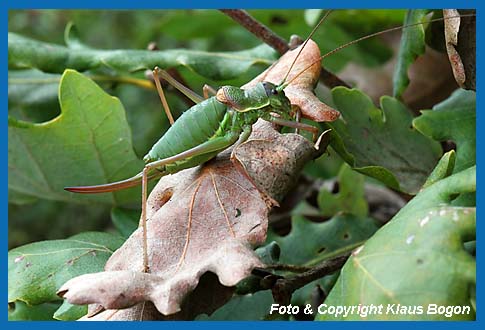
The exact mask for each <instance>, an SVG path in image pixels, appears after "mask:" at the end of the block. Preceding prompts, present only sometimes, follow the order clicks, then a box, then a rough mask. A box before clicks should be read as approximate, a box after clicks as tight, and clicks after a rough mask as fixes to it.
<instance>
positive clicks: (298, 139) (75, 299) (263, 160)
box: [59, 53, 335, 320]
mask: <svg viewBox="0 0 485 330" xmlns="http://www.w3.org/2000/svg"><path fill="white" fill-rule="evenodd" d="M293 54H294V53H293ZM288 58H290V59H291V57H287V59H288ZM286 61H287V60H286ZM310 63H311V62H310ZM283 65H286V66H289V64H288V63H286V64H285V63H283ZM300 65H305V64H304V63H303V64H300ZM306 65H308V63H307V64H306ZM273 70H274V69H273ZM273 70H272V71H271V72H270V73H272V72H273ZM315 72H316V71H313V74H315ZM316 73H317V74H318V72H316ZM273 74H274V73H273ZM304 76H305V75H302V77H304ZM274 78H275V79H276V78H278V77H276V76H274ZM290 78H291V77H290ZM308 78H311V80H312V79H314V77H311V76H308V75H307V76H306V79H308ZM256 79H260V77H258V78H256ZM278 79H279V80H281V79H282V77H281V76H280V77H279V78H278ZM300 83H301V82H299V81H298V80H296V81H295V85H298V86H300V87H299V88H300V90H302V91H304V88H303V87H301V86H303V85H304V84H300ZM296 90H298V88H297V89H296ZM310 92H311V91H310ZM290 99H291V98H290ZM312 100H314V102H318V103H320V101H319V100H318V99H316V97H315V98H314V99H312ZM334 112H335V111H334ZM324 143H328V141H323V142H322V144H321V147H320V150H319V151H316V150H315V148H314V146H313V144H312V143H311V142H309V141H308V140H307V139H306V138H304V137H303V136H300V135H296V134H285V135H282V134H279V133H278V132H276V131H275V130H274V129H272V128H271V125H270V124H269V123H265V122H263V121H260V122H258V123H257V124H256V125H255V126H254V128H253V134H252V135H251V137H250V140H249V141H247V142H245V143H243V144H242V145H240V146H239V147H237V148H236V149H235V150H234V151H232V153H231V150H227V151H225V152H224V153H222V154H220V155H219V156H218V157H217V158H216V159H214V160H212V161H210V162H209V163H207V164H205V165H204V166H202V167H197V168H192V169H188V170H184V171H181V172H178V173H176V174H174V175H170V176H166V177H163V178H162V179H161V180H160V181H159V183H158V185H157V186H156V187H155V189H154V190H153V191H152V193H151V194H150V197H149V200H148V212H147V217H148V222H147V227H148V228H147V236H148V253H149V266H150V272H149V273H142V270H143V256H142V251H143V243H142V242H143V235H142V234H143V233H142V230H141V228H139V229H137V230H136V231H135V232H134V233H133V234H132V235H131V236H130V238H129V239H128V240H127V241H126V243H125V244H124V245H123V246H122V247H121V248H120V249H119V250H118V251H116V252H115V254H114V255H113V257H112V258H111V259H110V260H109V261H108V263H107V265H106V268H105V272H102V273H96V274H87V275H82V276H79V277H77V278H75V279H72V280H71V281H69V282H67V283H65V284H64V285H63V286H62V287H61V288H60V290H59V293H60V294H61V295H62V296H63V297H64V298H66V299H67V300H68V301H69V302H71V303H76V304H86V303H88V304H93V305H92V307H91V311H94V310H96V306H99V305H101V306H103V307H104V308H106V309H114V310H110V311H104V312H102V313H100V314H98V315H96V316H94V317H92V318H89V319H90V320H107V319H109V320H127V319H147V318H154V319H166V318H171V319H174V318H175V319H193V318H194V317H195V316H196V315H198V314H200V313H211V312H212V311H213V310H214V309H215V308H217V307H220V306H221V305H222V304H224V303H225V302H227V301H228V300H229V299H230V297H231V294H232V291H231V290H233V289H230V288H227V287H228V286H235V285H236V284H237V283H238V282H239V281H241V280H242V279H244V278H245V277H247V276H248V275H250V273H251V270H252V269H253V268H254V267H260V266H263V262H262V261H261V260H260V259H259V258H258V257H257V256H256V254H255V253H254V252H253V246H254V245H258V244H262V243H263V242H264V241H265V239H266V229H267V225H268V223H267V221H268V218H267V216H268V206H269V205H272V203H274V200H281V198H282V197H283V196H284V195H285V193H286V192H287V191H288V190H289V189H290V187H291V185H292V184H293V183H294V180H295V179H296V177H297V175H298V173H299V171H300V170H301V169H302V168H303V166H304V164H305V163H306V162H307V161H308V160H310V159H312V158H313V157H315V156H316V155H317V154H321V152H323V151H324V149H325V148H324V147H323V146H322V145H323V144H324ZM229 155H232V156H231V157H232V160H233V162H231V161H230V160H229V159H228V158H229ZM256 187H258V188H256ZM208 274H212V276H211V277H210V278H209V280H207V276H209V275H208ZM214 274H215V275H214ZM202 279H204V285H205V287H209V288H211V289H210V290H204V289H200V286H201V282H202ZM219 282H220V283H219ZM221 284H222V285H221ZM228 289H230V290H229V291H228ZM194 290H195V291H194ZM197 290H200V291H199V293H197ZM196 293H197V294H196ZM219 294H220V296H221V299H219V300H210V301H207V299H204V297H216V296H218V295H219ZM192 296H193V298H189V297H192ZM146 301H148V303H147V302H146ZM189 301H190V302H191V303H192V306H187V305H185V304H186V303H187V302H189ZM152 303H153V304H154V305H155V306H156V309H155V308H154V307H153V305H152ZM131 306H133V307H131ZM147 306H148V307H147ZM127 307H131V308H129V309H126V310H122V309H123V308H127ZM146 307H147V308H146ZM157 310H158V312H160V313H161V314H159V313H158V312H157ZM196 312H197V313H196ZM157 313H158V314H157ZM162 314H163V315H162ZM164 315H165V316H164Z"/></svg>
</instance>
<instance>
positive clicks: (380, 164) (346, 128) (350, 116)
mask: <svg viewBox="0 0 485 330" xmlns="http://www.w3.org/2000/svg"><path fill="white" fill-rule="evenodd" d="M332 97H333V100H334V103H335V105H336V106H337V109H338V110H339V111H340V112H341V114H342V117H343V119H341V120H337V121H335V122H333V123H329V124H327V125H328V127H330V128H332V129H333V132H334V133H333V136H334V141H333V142H332V144H331V145H332V147H333V148H334V149H335V150H336V151H337V152H338V153H339V155H340V156H341V157H342V158H343V159H344V160H345V161H346V162H347V163H348V164H350V165H351V166H352V168H353V169H355V170H356V171H358V172H360V173H362V174H365V175H368V176H371V177H373V178H376V179H378V180H380V181H382V182H383V183H385V184H386V185H388V186H389V187H391V188H394V189H399V190H402V191H404V192H407V193H416V192H417V191H418V190H419V188H420V187H421V186H422V185H423V183H424V182H425V181H426V178H427V176H428V175H429V174H430V173H431V171H432V169H433V168H434V166H435V165H436V163H437V161H438V159H439V157H440V155H441V147H440V145H439V143H437V142H436V141H433V140H431V139H430V138H428V137H426V136H424V135H422V134H421V133H420V132H418V131H416V130H414V129H413V128H410V126H411V122H412V117H411V113H410V112H409V111H408V109H406V107H405V106H404V105H403V104H402V103H400V102H399V101H398V100H396V99H394V98H392V97H389V96H383V97H382V98H381V109H382V110H381V109H378V108H376V107H375V106H374V104H373V103H372V101H371V100H370V98H369V97H368V96H367V95H365V94H364V93H362V92H360V91H358V90H356V89H347V88H345V87H337V88H334V89H333V91H332ZM357 109H358V110H357Z"/></svg>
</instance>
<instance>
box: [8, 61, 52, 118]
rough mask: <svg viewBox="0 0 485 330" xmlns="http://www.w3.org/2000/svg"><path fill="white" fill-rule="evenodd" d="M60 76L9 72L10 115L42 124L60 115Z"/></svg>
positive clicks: (21, 71)
mask: <svg viewBox="0 0 485 330" xmlns="http://www.w3.org/2000/svg"><path fill="white" fill-rule="evenodd" d="M60 77H61V76H60V75H58V74H51V73H43V72H41V71H38V70H9V72H8V114H9V115H10V116H13V117H15V118H17V119H20V120H23V121H30V122H34V123H42V122H44V121H48V120H51V119H52V118H54V117H55V116H57V115H58V114H59V113H60V107H59V99H58V95H57V94H58V92H59V80H60Z"/></svg>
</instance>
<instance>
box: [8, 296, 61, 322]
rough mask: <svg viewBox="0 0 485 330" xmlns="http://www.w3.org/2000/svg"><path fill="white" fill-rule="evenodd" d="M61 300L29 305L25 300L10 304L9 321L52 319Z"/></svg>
mask: <svg viewBox="0 0 485 330" xmlns="http://www.w3.org/2000/svg"><path fill="white" fill-rule="evenodd" d="M60 305H61V303H60V302H47V303H43V304H39V305H27V304H26V303H24V302H23V301H16V302H15V303H9V304H8V320H9V321H52V320H53V315H54V312H55V311H56V310H57V309H58V308H59V306H60Z"/></svg>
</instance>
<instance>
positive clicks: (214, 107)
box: [65, 11, 452, 272]
mask: <svg viewBox="0 0 485 330" xmlns="http://www.w3.org/2000/svg"><path fill="white" fill-rule="evenodd" d="M330 12H331V11H327V12H326V14H325V15H324V16H323V18H322V19H321V20H320V21H319V22H318V24H317V25H316V26H315V28H314V29H313V31H312V32H311V33H310V35H309V36H308V38H307V39H306V40H305V42H304V43H303V44H302V45H301V46H300V49H299V51H298V53H297V55H296V57H295V58H294V60H293V63H292V65H291V66H290V68H289V69H288V71H287V73H286V75H285V76H284V78H283V79H282V81H281V83H279V84H277V85H275V84H273V83H271V82H264V81H263V82H260V83H258V84H256V85H255V86H253V87H251V88H248V89H241V88H238V87H234V86H223V87H221V88H220V89H218V90H217V91H215V90H213V89H211V88H209V87H205V88H204V97H201V96H199V95H198V94H196V93H195V92H193V91H191V90H190V89H188V88H187V87H185V86H183V85H182V84H180V83H178V82H177V81H176V80H175V79H173V78H172V77H171V76H170V75H169V74H168V73H167V72H166V71H164V70H161V69H160V68H158V67H156V68H155V69H154V70H153V75H154V81H155V84H156V88H157V91H158V93H159V96H160V99H161V102H162V105H163V108H164V110H165V112H166V114H167V117H168V118H169V121H170V123H171V125H172V126H171V127H170V128H169V130H168V131H167V132H166V133H165V134H164V135H163V136H162V137H161V138H160V140H159V141H157V142H156V143H155V144H154V146H153V147H152V148H151V150H150V151H149V152H148V153H147V155H146V156H145V157H144V160H145V162H146V165H145V167H144V168H143V170H142V172H140V173H138V174H137V175H135V176H133V177H131V178H129V179H126V180H123V181H119V182H114V183H108V184H102V185H96V186H82V187H67V188H65V189H66V190H68V191H71V192H77V193H102V192H111V191H116V190H120V189H125V188H129V187H133V186H136V185H138V184H140V183H141V185H142V213H141V219H140V226H141V227H142V228H143V240H144V242H143V271H144V272H148V271H149V261H148V252H147V233H146V221H147V219H146V204H147V184H148V180H150V179H156V178H160V177H162V176H164V175H167V174H172V173H176V172H179V171H181V170H183V169H187V168H191V167H195V166H198V165H200V164H203V163H205V162H207V161H209V160H210V159H212V158H214V157H215V156H216V155H217V154H219V153H220V152H222V151H223V150H225V149H227V148H229V147H231V146H233V145H236V146H237V145H238V144H241V143H243V142H245V141H246V140H247V139H248V138H249V136H250V134H251V128H252V125H253V124H254V123H255V122H256V121H257V120H258V119H260V118H261V119H264V120H266V121H269V122H272V123H275V124H277V125H280V126H287V127H293V128H296V129H302V130H306V131H309V132H311V133H312V135H313V141H314V142H315V141H316V140H317V136H318V128H316V127H315V126H312V125H308V124H304V123H301V122H299V117H300V113H299V110H298V109H296V108H295V107H292V105H291V102H290V100H289V99H288V98H287V97H286V95H285V93H284V89H285V88H286V87H287V86H288V85H289V84H291V83H292V82H293V81H294V80H295V79H297V78H298V77H299V76H300V75H301V74H302V73H303V72H305V71H306V70H308V69H310V68H311V67H312V66H314V65H315V64H316V63H319V62H320V61H322V60H323V59H324V58H326V57H328V56H330V55H332V54H334V53H336V52H338V51H340V50H342V49H344V48H346V47H348V46H350V45H353V44H355V43H358V42H360V41H362V40H365V39H368V38H372V37H374V36H377V35H380V34H383V33H387V32H390V31H393V30H399V29H403V28H406V27H410V26H415V25H419V24H423V23H416V24H411V25H407V26H401V27H397V28H391V29H388V30H385V31H381V32H377V33H374V34H371V35H367V36H365V37H362V38H359V39H357V40H354V41H352V42H349V43H347V44H345V45H342V46H340V47H338V48H336V49H334V50H332V51H331V52H329V53H327V54H324V55H323V56H321V57H320V58H318V60H317V61H315V62H313V63H311V64H310V65H309V66H307V67H306V68H304V69H303V70H301V71H300V72H298V73H297V74H296V75H294V76H293V77H292V78H291V79H290V80H289V81H287V78H288V76H289V74H290V72H291V70H292V68H293V65H294V64H295V63H296V61H297V59H298V57H299V55H300V54H301V51H302V50H303V49H304V47H305V45H306V44H307V42H308V41H309V40H310V38H311V37H312V35H313V34H314V32H315V31H316V30H317V29H318V27H319V26H320V25H321V24H322V22H323V21H324V20H325V19H326V17H328V15H329V14H330ZM449 18H452V17H449ZM438 20H442V19H434V20H429V21H428V22H432V21H438ZM159 76H161V77H162V78H164V79H165V80H166V81H167V82H168V83H170V84H171V85H173V86H174V87H175V88H176V89H178V90H179V91H180V92H182V93H183V94H185V95H186V96H187V97H188V98H190V99H191V100H192V101H194V102H195V103H196V105H194V106H193V107H191V108H190V109H188V110H187V111H185V112H184V113H183V114H182V115H181V116H180V117H179V118H178V119H177V120H176V121H174V120H173V116H172V114H171V112H170V109H169V105H168V103H167V101H166V99H165V96H164V92H163V89H162V87H161V84H160V80H159ZM209 93H212V94H215V96H212V97H209Z"/></svg>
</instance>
